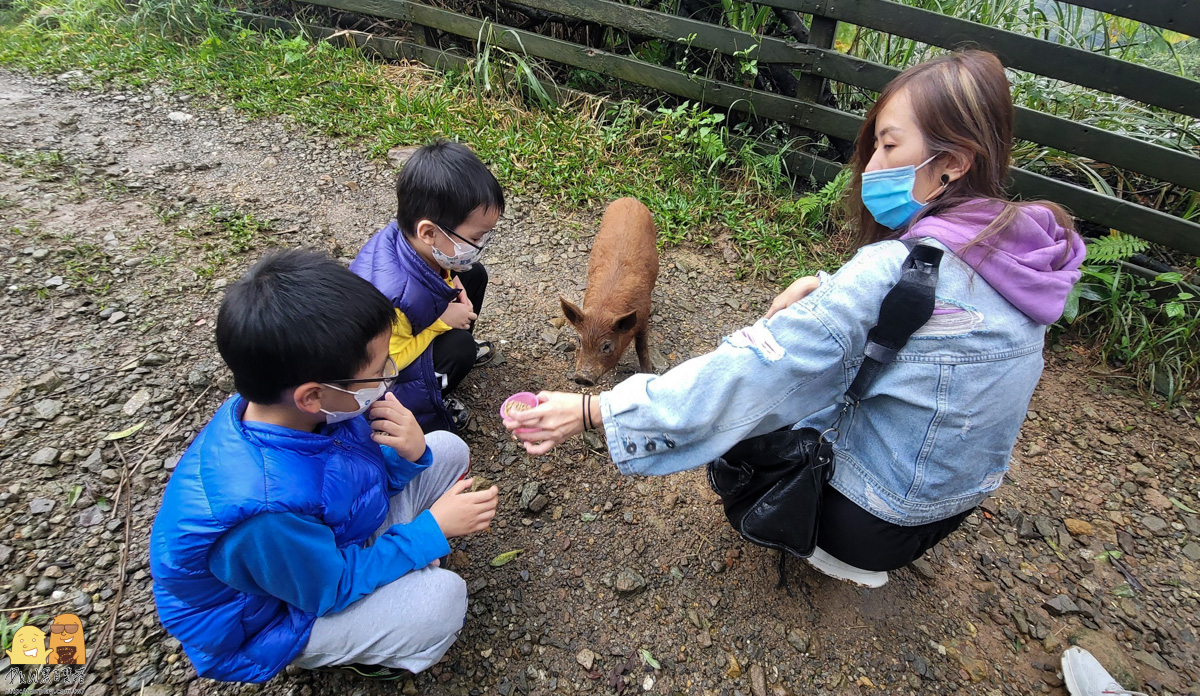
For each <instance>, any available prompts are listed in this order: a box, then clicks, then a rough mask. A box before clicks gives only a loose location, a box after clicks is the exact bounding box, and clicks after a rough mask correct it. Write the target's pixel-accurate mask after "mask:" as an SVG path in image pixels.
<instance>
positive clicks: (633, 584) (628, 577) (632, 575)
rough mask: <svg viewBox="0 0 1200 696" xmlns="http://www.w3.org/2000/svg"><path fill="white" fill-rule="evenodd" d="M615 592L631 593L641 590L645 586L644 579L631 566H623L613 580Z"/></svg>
mask: <svg viewBox="0 0 1200 696" xmlns="http://www.w3.org/2000/svg"><path fill="white" fill-rule="evenodd" d="M615 586H616V588H617V592H620V593H621V594H626V595H631V594H635V593H637V592H641V591H642V590H643V589H645V587H646V579H645V578H643V577H642V576H641V575H639V574H638V572H637V571H636V570H634V569H632V568H625V569H624V570H622V571H621V572H619V573H617V579H616V582H615Z"/></svg>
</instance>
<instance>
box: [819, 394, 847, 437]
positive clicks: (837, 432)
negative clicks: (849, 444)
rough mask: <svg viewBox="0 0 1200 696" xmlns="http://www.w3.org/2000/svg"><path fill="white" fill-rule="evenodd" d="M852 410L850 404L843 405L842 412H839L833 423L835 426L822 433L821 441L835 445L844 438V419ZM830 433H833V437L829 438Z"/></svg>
mask: <svg viewBox="0 0 1200 696" xmlns="http://www.w3.org/2000/svg"><path fill="white" fill-rule="evenodd" d="M849 410H850V402H849V401H847V402H846V403H844V404H843V405H842V410H841V411H838V415H837V419H836V420H834V421H833V425H831V426H829V427H828V428H826V429H825V430H824V431H822V432H821V439H822V440H824V441H825V442H828V443H829V444H831V445H832V444H834V443H836V442H837V441H838V438H840V437H841V436H842V419H844V418H845V417H846V412H847V411H849ZM829 433H833V437H832V438H831V437H828V435H829Z"/></svg>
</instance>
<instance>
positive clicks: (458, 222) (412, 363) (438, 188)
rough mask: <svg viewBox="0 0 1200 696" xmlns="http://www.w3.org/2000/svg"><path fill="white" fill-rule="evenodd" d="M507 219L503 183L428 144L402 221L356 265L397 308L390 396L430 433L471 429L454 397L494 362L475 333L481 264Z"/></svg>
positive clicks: (407, 190) (401, 184)
mask: <svg viewBox="0 0 1200 696" xmlns="http://www.w3.org/2000/svg"><path fill="white" fill-rule="evenodd" d="M503 213H504V191H503V190H502V189H501V188H500V183H499V182H497V181H496V177H494V176H492V173H491V172H489V171H488V169H487V167H486V166H484V164H483V162H480V161H479V158H478V157H476V156H475V154H474V153H473V152H471V150H470V149H468V148H467V147H466V146H464V145H460V144H458V143H451V142H436V143H433V144H431V145H426V146H425V147H422V148H421V149H419V150H417V151H416V152H415V153H413V155H412V157H410V158H409V160H408V162H407V163H405V165H404V169H403V170H401V172H400V175H399V177H397V179H396V219H395V220H393V221H392V222H391V223H390V224H388V226H387V227H385V228H384V229H382V230H380V231H379V232H377V233H375V236H373V237H371V239H370V240H368V241H367V243H366V244H365V245H363V248H362V250H361V251H359V253H358V256H357V257H356V258H355V259H354V261H353V262H352V263H351V264H350V270H352V271H354V272H355V273H357V274H358V275H360V276H362V277H363V278H366V279H367V280H369V281H371V284H372V285H374V286H375V287H376V288H378V289H379V291H380V292H382V293H383V294H384V296H386V297H387V299H388V300H389V301H390V302H391V303H392V306H393V307H395V309H396V322H395V325H394V327H393V329H392V340H391V344H390V346H389V347H388V350H389V353H390V354H391V356H392V360H393V361H395V363H396V366H397V367H398V368H399V369H400V374H399V377H398V378H397V379H396V384H395V386H393V387H392V393H393V394H395V395H396V398H397V399H399V400H400V403H402V404H404V405H405V406H406V407H407V408H408V409H409V410H411V411H412V413H413V415H414V416H415V417H416V419H417V422H418V423H420V425H421V429H422V430H424V431H425V432H427V433H428V432H430V431H433V430H450V431H456V430H457V429H459V428H462V427H463V426H464V425H466V423H467V420H468V419H469V417H470V416H469V414H468V412H467V409H466V407H465V406H463V405H462V403H461V402H460V401H458V400H457V399H454V398H451V397H449V396H448V395H449V394H450V393H451V392H452V391H454V388H455V387H457V386H458V385H459V383H460V382H462V380H463V377H466V375H467V373H468V372H470V371H471V369H472V368H473V367H478V366H480V365H483V364H485V363H487V362H488V361H489V360H491V359H492V357H493V355H494V348H493V346H492V344H491V343H488V342H486V341H476V340H475V336H474V334H473V333H472V332H473V331H474V327H475V319H476V318H478V316H479V309H480V307H481V306H482V305H483V295H484V292H485V291H486V290H487V281H488V277H487V270H486V269H484V267H483V264H481V263H479V257H480V256H481V255H482V253H483V249H484V247H485V246H486V245H487V242H488V239H490V238H491V236H492V233H493V232H494V231H495V227H496V222H497V221H498V220H499V219H500V216H501V215H502V214H503Z"/></svg>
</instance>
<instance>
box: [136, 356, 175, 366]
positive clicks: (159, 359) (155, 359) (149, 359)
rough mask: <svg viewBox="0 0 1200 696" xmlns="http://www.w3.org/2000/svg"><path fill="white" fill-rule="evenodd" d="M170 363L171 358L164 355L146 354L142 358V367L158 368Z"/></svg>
mask: <svg viewBox="0 0 1200 696" xmlns="http://www.w3.org/2000/svg"><path fill="white" fill-rule="evenodd" d="M170 361H171V356H169V355H167V354H165V353H148V354H147V355H146V357H144V358H142V367H158V366H160V365H166V364H167V363H168V362H170Z"/></svg>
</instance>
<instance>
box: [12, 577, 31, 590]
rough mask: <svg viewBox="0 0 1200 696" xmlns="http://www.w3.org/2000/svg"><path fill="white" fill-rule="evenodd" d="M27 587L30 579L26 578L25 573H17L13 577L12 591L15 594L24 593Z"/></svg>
mask: <svg viewBox="0 0 1200 696" xmlns="http://www.w3.org/2000/svg"><path fill="white" fill-rule="evenodd" d="M26 587H29V578H27V577H25V575H24V574H23V573H17V574H16V575H14V576H13V578H12V591H13V592H14V593H17V592H24V591H25V588H26Z"/></svg>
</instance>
